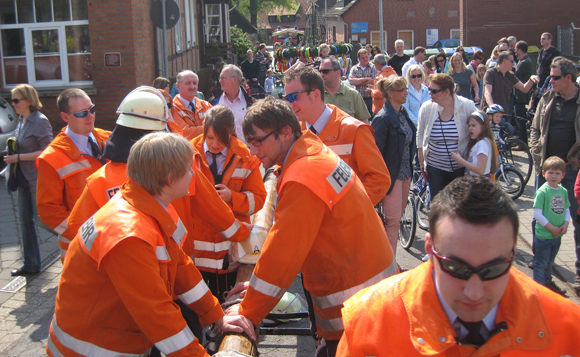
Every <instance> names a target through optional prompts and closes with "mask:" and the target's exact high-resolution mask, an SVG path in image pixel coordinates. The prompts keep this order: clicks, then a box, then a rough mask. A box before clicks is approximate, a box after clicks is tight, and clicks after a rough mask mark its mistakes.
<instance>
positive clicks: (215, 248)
mask: <svg viewBox="0 0 580 357" xmlns="http://www.w3.org/2000/svg"><path fill="white" fill-rule="evenodd" d="M193 244H194V246H195V249H196V250H203V251H206V252H223V251H226V250H229V249H230V246H231V245H232V243H231V242H230V241H225V242H219V243H212V242H206V241H203V240H194V241H193Z"/></svg>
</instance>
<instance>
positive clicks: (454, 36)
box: [449, 29, 460, 46]
mask: <svg viewBox="0 0 580 357" xmlns="http://www.w3.org/2000/svg"><path fill="white" fill-rule="evenodd" d="M459 35H460V30H459V29H451V30H450V31H449V38H450V39H452V40H459V39H460V38H459ZM457 46H459V45H457Z"/></svg>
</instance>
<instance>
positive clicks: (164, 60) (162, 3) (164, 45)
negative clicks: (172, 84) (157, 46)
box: [161, 0, 169, 78]
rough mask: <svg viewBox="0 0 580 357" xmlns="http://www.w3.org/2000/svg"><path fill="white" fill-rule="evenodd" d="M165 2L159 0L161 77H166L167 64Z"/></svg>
mask: <svg viewBox="0 0 580 357" xmlns="http://www.w3.org/2000/svg"><path fill="white" fill-rule="evenodd" d="M165 4H166V0H161V17H162V18H163V51H161V55H162V56H163V69H162V71H161V73H162V74H163V77H165V78H167V71H168V68H169V64H168V63H167V18H166V15H165Z"/></svg>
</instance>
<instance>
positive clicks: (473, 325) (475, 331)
mask: <svg viewBox="0 0 580 357" xmlns="http://www.w3.org/2000/svg"><path fill="white" fill-rule="evenodd" d="M457 321H459V322H460V323H461V324H462V325H463V326H465V328H466V329H467V331H469V333H468V334H467V336H465V338H464V339H463V340H462V342H466V343H469V344H471V345H475V346H477V347H480V346H481V345H483V344H484V343H485V339H484V338H483V336H482V335H481V326H482V325H483V321H477V322H466V321H463V320H461V319H460V318H459V317H458V318H457Z"/></svg>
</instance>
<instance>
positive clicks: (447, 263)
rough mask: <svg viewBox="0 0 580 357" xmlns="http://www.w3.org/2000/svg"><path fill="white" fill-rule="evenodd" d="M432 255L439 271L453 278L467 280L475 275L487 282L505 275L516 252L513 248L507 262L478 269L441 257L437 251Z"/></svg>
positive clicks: (490, 264)
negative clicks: (439, 267) (439, 268)
mask: <svg viewBox="0 0 580 357" xmlns="http://www.w3.org/2000/svg"><path fill="white" fill-rule="evenodd" d="M433 255H434V256H435V258H437V261H439V265H440V266H441V269H442V270H443V271H444V272H446V273H447V274H449V275H451V276H452V277H454V278H457V279H461V280H469V278H471V276H472V275H473V274H477V275H478V276H479V278H480V279H481V280H482V281H488V280H494V279H497V278H499V277H501V276H503V275H505V274H507V272H508V271H509V269H510V267H511V266H512V262H513V261H514V260H515V259H516V256H517V252H516V248H515V247H514V249H513V254H512V256H511V258H509V259H508V260H505V261H503V262H497V263H488V264H484V265H480V266H478V267H472V266H471V265H469V264H467V263H464V262H462V261H459V260H455V259H451V258H447V257H444V256H441V255H440V254H439V253H437V251H435V249H433Z"/></svg>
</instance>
